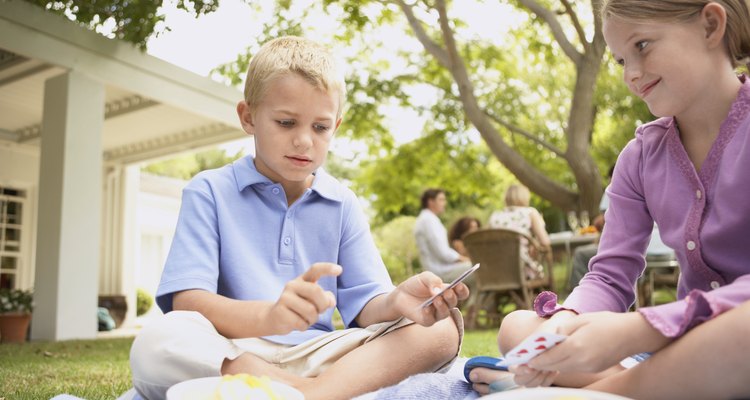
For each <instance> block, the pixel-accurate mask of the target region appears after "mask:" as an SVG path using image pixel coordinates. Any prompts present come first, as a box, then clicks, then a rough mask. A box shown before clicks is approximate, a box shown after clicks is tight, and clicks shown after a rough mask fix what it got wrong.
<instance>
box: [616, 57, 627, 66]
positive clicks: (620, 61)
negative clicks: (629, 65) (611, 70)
mask: <svg viewBox="0 0 750 400" xmlns="http://www.w3.org/2000/svg"><path fill="white" fill-rule="evenodd" d="M615 62H616V63H617V65H619V66H624V65H625V59H624V58H615Z"/></svg>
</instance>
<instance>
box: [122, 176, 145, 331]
mask: <svg viewBox="0 0 750 400" xmlns="http://www.w3.org/2000/svg"><path fill="white" fill-rule="evenodd" d="M140 176H141V167H140V165H130V166H127V167H125V168H123V169H122V175H121V179H122V190H121V194H120V195H121V199H122V231H121V237H122V241H121V242H120V244H121V246H122V258H121V263H122V268H121V270H120V272H121V275H120V290H121V293H122V294H124V295H125V298H126V300H127V302H128V312H127V313H126V314H125V322H124V323H123V325H125V326H128V325H135V317H136V312H135V311H136V289H137V288H136V286H135V276H136V271H137V269H138V262H139V261H140V259H141V257H140V249H141V231H140V229H139V227H138V223H137V222H138V192H139V191H140V180H141V179H140Z"/></svg>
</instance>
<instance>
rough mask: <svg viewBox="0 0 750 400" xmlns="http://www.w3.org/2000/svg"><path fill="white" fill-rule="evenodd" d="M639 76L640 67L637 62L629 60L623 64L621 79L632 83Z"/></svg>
mask: <svg viewBox="0 0 750 400" xmlns="http://www.w3.org/2000/svg"><path fill="white" fill-rule="evenodd" d="M640 77H641V68H640V66H639V65H638V64H637V63H634V62H631V63H627V64H625V67H624V73H623V80H624V81H625V83H626V84H628V85H630V84H633V83H634V82H636V81H637V80H638V78H640Z"/></svg>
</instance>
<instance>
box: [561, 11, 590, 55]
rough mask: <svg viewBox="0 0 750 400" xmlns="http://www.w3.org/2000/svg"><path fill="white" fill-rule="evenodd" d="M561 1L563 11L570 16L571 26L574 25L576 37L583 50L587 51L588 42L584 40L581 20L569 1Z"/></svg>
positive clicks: (584, 34) (584, 35) (584, 33)
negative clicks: (563, 7)
mask: <svg viewBox="0 0 750 400" xmlns="http://www.w3.org/2000/svg"><path fill="white" fill-rule="evenodd" d="M560 1H561V2H562V3H563V6H565V13H566V14H568V16H570V20H571V21H572V22H573V27H575V30H576V33H577V34H578V38H579V39H580V40H581V43H583V47H584V49H585V51H588V49H589V42H588V41H587V40H586V32H584V31H583V27H582V26H581V21H579V20H578V14H576V11H575V10H574V9H573V6H571V5H570V1H568V0H560Z"/></svg>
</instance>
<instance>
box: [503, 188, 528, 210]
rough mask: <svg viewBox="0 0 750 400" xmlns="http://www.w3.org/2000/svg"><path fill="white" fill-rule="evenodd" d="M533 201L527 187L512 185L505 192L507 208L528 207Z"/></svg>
mask: <svg viewBox="0 0 750 400" xmlns="http://www.w3.org/2000/svg"><path fill="white" fill-rule="evenodd" d="M530 201H531V193H530V192H529V189H528V188H527V187H526V186H523V185H516V184H513V185H510V186H508V189H507V190H506V191H505V205H506V206H507V207H514V206H515V207H528V206H529V202H530Z"/></svg>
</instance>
